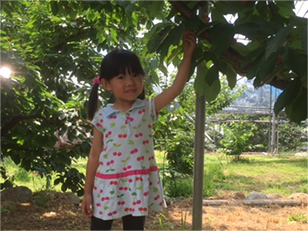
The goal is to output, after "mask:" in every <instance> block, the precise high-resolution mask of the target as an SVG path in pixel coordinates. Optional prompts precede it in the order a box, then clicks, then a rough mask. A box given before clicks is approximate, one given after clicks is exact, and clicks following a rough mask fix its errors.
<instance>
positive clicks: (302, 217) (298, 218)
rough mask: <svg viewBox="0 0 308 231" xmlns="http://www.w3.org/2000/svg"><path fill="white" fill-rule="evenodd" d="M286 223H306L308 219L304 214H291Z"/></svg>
mask: <svg viewBox="0 0 308 231" xmlns="http://www.w3.org/2000/svg"><path fill="white" fill-rule="evenodd" d="M288 221H290V222H303V223H308V218H307V215H306V214H292V215H291V216H289V217H288Z"/></svg>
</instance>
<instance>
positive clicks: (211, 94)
mask: <svg viewBox="0 0 308 231" xmlns="http://www.w3.org/2000/svg"><path fill="white" fill-rule="evenodd" d="M220 89H221V85H220V80H219V79H218V78H217V79H216V80H215V81H214V82H213V84H212V85H208V84H207V83H205V88H204V97H205V100H206V101H207V102H211V101H213V100H214V99H216V98H217V96H218V94H219V92H220Z"/></svg>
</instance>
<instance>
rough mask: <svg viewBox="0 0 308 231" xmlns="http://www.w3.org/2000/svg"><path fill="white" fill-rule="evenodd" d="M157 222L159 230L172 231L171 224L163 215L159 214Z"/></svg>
mask: <svg viewBox="0 0 308 231" xmlns="http://www.w3.org/2000/svg"><path fill="white" fill-rule="evenodd" d="M158 222H159V226H160V228H161V230H172V229H173V225H172V223H171V222H170V221H169V219H168V217H167V216H166V215H165V214H163V213H161V214H160V217H158Z"/></svg>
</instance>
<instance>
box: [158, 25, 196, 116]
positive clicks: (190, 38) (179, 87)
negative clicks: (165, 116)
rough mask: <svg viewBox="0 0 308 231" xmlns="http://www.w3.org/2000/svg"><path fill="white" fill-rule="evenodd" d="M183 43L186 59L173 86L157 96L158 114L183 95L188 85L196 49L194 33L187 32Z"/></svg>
mask: <svg viewBox="0 0 308 231" xmlns="http://www.w3.org/2000/svg"><path fill="white" fill-rule="evenodd" d="M182 41H183V50H184V58H183V60H182V63H181V65H180V68H179V71H178V73H177V75H176V77H175V80H174V82H173V84H172V86H171V87H169V88H168V89H166V90H165V91H163V92H162V93H161V94H160V95H158V96H156V98H155V108H156V111H157V112H158V111H159V110H160V109H162V108H163V107H165V106H167V105H168V104H170V103H171V102H172V101H173V100H174V99H175V97H177V96H178V95H179V94H181V92H182V91H183V89H184V86H185V84H186V81H187V78H188V74H189V69H190V64H191V59H192V54H193V52H194V50H195V47H196V36H195V34H194V32H192V31H188V32H186V33H185V34H184V37H183V38H182Z"/></svg>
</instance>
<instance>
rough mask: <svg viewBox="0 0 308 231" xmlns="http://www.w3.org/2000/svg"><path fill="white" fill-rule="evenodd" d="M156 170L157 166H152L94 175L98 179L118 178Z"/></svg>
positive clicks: (145, 173) (146, 173)
mask: <svg viewBox="0 0 308 231" xmlns="http://www.w3.org/2000/svg"><path fill="white" fill-rule="evenodd" d="M156 171H158V167H157V166H154V167H151V168H148V169H140V170H131V171H127V172H121V173H116V174H102V173H98V172H97V173H96V174H95V176H96V177H98V178H100V179H105V180H110V179H118V178H124V177H128V176H134V175H148V174H150V172H156Z"/></svg>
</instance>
